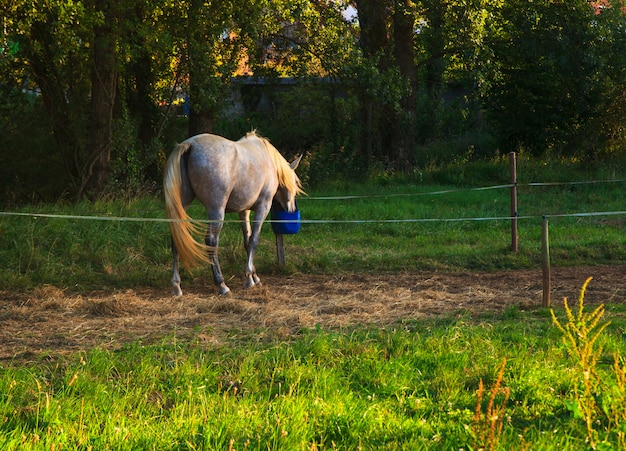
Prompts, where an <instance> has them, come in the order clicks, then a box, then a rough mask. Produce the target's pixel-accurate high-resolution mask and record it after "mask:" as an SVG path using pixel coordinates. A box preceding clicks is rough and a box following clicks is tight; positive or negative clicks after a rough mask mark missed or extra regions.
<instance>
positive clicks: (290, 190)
mask: <svg viewBox="0 0 626 451" xmlns="http://www.w3.org/2000/svg"><path fill="white" fill-rule="evenodd" d="M301 159H302V155H300V156H299V157H297V158H296V159H295V160H293V161H292V162H291V163H289V167H290V168H291V171H290V172H291V174H289V175H285V176H286V177H293V182H292V183H281V184H280V185H279V187H278V191H276V195H275V196H274V200H275V201H277V202H278V203H279V204H280V206H281V207H282V208H283V210H285V211H286V212H288V213H293V212H294V211H296V209H297V207H296V195H297V194H298V193H301V192H302V190H301V189H300V179H299V178H298V176H297V175H296V168H297V167H298V164H300V160H301Z"/></svg>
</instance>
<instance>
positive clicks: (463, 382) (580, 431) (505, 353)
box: [0, 308, 626, 450]
mask: <svg viewBox="0 0 626 451" xmlns="http://www.w3.org/2000/svg"><path fill="white" fill-rule="evenodd" d="M624 313H626V312H624V310H623V308H622V310H621V311H619V312H618V313H616V312H614V313H613V314H612V318H613V319H614V322H616V323H617V324H614V325H612V326H611V327H610V328H609V329H607V330H606V331H605V332H604V334H603V335H602V337H601V339H600V340H601V341H602V342H603V343H604V344H605V345H606V346H609V347H615V346H618V347H622V349H623V343H620V341H621V340H622V337H621V334H620V329H619V328H620V327H623V325H624V321H625V318H626V316H625V315H624ZM515 316H516V317H515V318H509V319H506V318H494V317H483V318H473V319H472V318H441V319H440V320H437V321H434V322H433V321H429V322H415V323H407V324H404V325H399V326H398V327H397V328H387V329H362V328H360V329H354V330H343V331H334V330H321V329H319V328H318V329H306V330H302V331H301V335H300V336H299V337H297V338H294V339H292V340H290V341H280V342H279V341H275V340H270V341H259V340H258V339H257V338H256V337H255V336H253V335H250V336H248V337H242V336H241V334H237V338H233V339H232V341H231V342H228V341H227V342H225V343H224V344H223V345H221V346H206V345H205V344H203V343H202V341H200V340H198V341H194V340H192V341H186V342H182V343H181V342H179V341H177V339H176V337H175V336H172V337H168V338H164V339H163V341H162V342H161V343H158V344H155V345H142V344H141V343H136V344H134V345H130V346H127V347H125V348H122V349H120V350H118V351H105V350H100V349H93V350H89V351H85V352H82V353H79V354H76V355H74V356H70V357H58V356H45V357H42V358H41V359H39V360H38V361H37V362H34V363H31V364H29V365H19V364H11V363H10V362H8V363H7V362H5V363H4V364H3V366H2V367H1V370H0V393H1V394H2V396H0V445H1V446H2V449H7V450H13V449H20V450H22V449H25V450H28V449H33V450H38V449H61V448H62V449H205V450H218V449H268V448H269V449H333V448H339V449H359V448H362V449H469V447H470V446H472V445H473V444H474V443H475V442H476V440H477V439H480V437H481V435H480V429H479V428H478V427H477V425H476V412H477V411H480V410H482V409H484V410H485V411H488V410H487V407H488V406H487V405H486V404H487V401H488V397H485V399H484V400H483V402H482V403H481V402H480V401H481V398H480V397H479V390H480V389H481V387H484V390H485V391H487V392H488V393H489V391H490V390H491V389H492V388H493V387H496V386H498V387H500V388H504V387H505V388H506V390H507V392H508V399H507V400H506V401H505V403H504V404H502V405H501V407H500V409H501V410H500V412H501V413H502V415H503V418H502V431H501V433H499V437H498V438H499V441H498V443H499V445H498V446H499V447H498V448H494V449H522V448H525V447H527V448H530V449H572V450H574V449H584V448H585V447H587V446H588V444H586V442H585V439H586V431H585V423H584V422H582V421H581V420H580V419H578V418H576V417H575V416H574V415H571V414H570V412H569V410H568V408H567V403H566V401H568V400H570V399H572V396H573V395H572V393H573V390H574V389H575V382H574V381H573V380H572V375H573V374H576V371H577V370H576V368H575V366H574V365H568V364H567V352H566V348H565V347H564V346H565V345H564V344H563V343H562V342H561V341H560V339H559V337H560V334H559V331H558V329H557V328H556V327H553V326H552V324H551V321H550V318H549V316H548V315H546V314H545V312H543V311H534V312H521V313H520V312H518V313H517V314H516V315H515ZM622 330H623V329H622ZM503 359H506V367H504V368H503V366H502V361H503ZM500 371H501V373H500ZM609 371H610V365H609V364H602V365H598V372H599V374H601V375H605V374H608V373H609ZM497 402H499V403H502V402H503V400H502V399H500V398H498V400H497ZM474 449H477V448H474Z"/></svg>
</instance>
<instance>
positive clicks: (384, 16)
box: [356, 0, 391, 167]
mask: <svg viewBox="0 0 626 451" xmlns="http://www.w3.org/2000/svg"><path fill="white" fill-rule="evenodd" d="M356 5H357V11H358V16H359V25H360V28H361V35H360V38H359V45H360V47H361V50H362V51H363V55H364V56H365V57H366V58H367V59H369V60H370V61H371V62H372V63H374V64H376V66H377V67H378V69H379V70H380V71H384V70H386V69H387V68H388V67H389V65H390V63H391V61H390V51H389V47H390V42H389V37H388V34H387V25H388V23H389V12H390V8H389V5H388V2H387V1H386V0H356ZM365 88H366V89H364V90H362V92H361V95H360V97H361V99H360V104H361V105H360V112H359V116H360V120H361V133H360V139H361V142H360V145H359V151H360V153H361V155H362V156H363V158H364V159H365V161H366V162H367V165H368V167H369V166H370V165H371V164H372V163H373V162H374V160H375V157H376V154H380V151H381V149H383V148H384V147H385V144H384V143H382V142H381V141H382V139H383V138H382V136H383V131H384V130H386V129H387V127H385V126H384V124H383V121H384V118H385V116H386V115H385V114H384V113H381V111H382V110H383V108H384V105H383V104H382V103H381V102H380V100H379V99H377V98H376V97H375V96H374V95H372V94H371V90H370V89H367V88H368V87H365Z"/></svg>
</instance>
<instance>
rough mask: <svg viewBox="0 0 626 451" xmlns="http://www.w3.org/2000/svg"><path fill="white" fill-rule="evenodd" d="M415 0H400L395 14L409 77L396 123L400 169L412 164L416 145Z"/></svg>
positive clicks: (397, 43)
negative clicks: (413, 0) (412, 153)
mask: <svg viewBox="0 0 626 451" xmlns="http://www.w3.org/2000/svg"><path fill="white" fill-rule="evenodd" d="M411 3H412V1H411V0H398V1H397V2H396V5H395V9H394V15H393V38H394V56H395V61H396V64H397V66H398V68H399V70H400V74H401V75H402V76H403V77H404V78H405V79H406V80H407V82H408V83H407V84H408V91H407V92H406V93H405V94H404V95H403V96H402V99H401V101H400V106H401V112H400V115H399V117H398V118H397V120H396V121H394V124H393V138H392V139H393V148H394V162H395V166H396V169H400V170H405V169H407V166H408V165H410V164H411V161H410V156H411V152H412V150H413V146H414V144H415V111H416V108H417V105H416V99H415V91H416V88H417V86H416V84H417V70H416V66H415V47H414V42H413V36H414V34H415V32H414V25H415V20H414V12H413V11H412V10H411Z"/></svg>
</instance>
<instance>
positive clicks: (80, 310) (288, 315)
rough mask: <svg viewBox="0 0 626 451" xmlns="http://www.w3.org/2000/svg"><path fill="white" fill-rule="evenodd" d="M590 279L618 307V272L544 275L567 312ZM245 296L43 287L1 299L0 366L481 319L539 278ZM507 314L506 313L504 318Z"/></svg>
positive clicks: (621, 275)
mask: <svg viewBox="0 0 626 451" xmlns="http://www.w3.org/2000/svg"><path fill="white" fill-rule="evenodd" d="M587 277H593V280H592V281H591V283H590V285H589V287H588V289H587V293H586V296H585V302H586V304H589V305H592V304H598V303H605V304H611V303H622V304H623V303H626V265H624V266H610V267H609V266H597V267H586V268H553V270H552V281H551V285H552V292H551V298H552V305H553V306H555V307H556V306H562V305H563V298H564V297H567V299H568V300H569V301H571V302H570V303H571V304H573V303H574V302H575V301H576V300H577V299H578V296H579V293H580V289H581V287H582V285H583V283H584V281H585V280H586V279H587ZM261 278H262V281H263V285H262V286H261V287H258V288H254V289H252V290H248V291H244V290H243V289H242V287H241V283H242V280H243V277H241V278H239V279H237V278H234V279H233V280H230V281H228V283H229V286H230V287H231V289H232V290H233V293H232V295H230V296H227V297H218V296H217V295H216V294H215V287H214V286H213V285H212V283H210V281H207V282H206V283H200V282H197V283H193V284H187V285H183V290H185V294H184V295H183V296H182V297H181V298H174V297H172V296H171V295H170V286H169V285H168V283H167V281H164V284H163V287H162V288H160V289H153V288H150V289H147V288H145V289H144V288H136V289H129V290H125V291H123V290H122V291H111V292H106V291H100V292H89V293H70V292H69V291H66V290H62V289H59V288H57V287H54V286H42V287H39V288H37V289H35V290H33V291H32V292H30V293H17V294H15V293H9V292H7V291H0V325H1V327H0V362H1V361H31V360H37V359H40V358H42V357H44V356H46V355H58V354H67V353H72V352H77V351H81V350H89V349H91V348H94V347H100V348H106V349H118V348H120V347H121V346H123V345H125V344H127V343H131V342H137V341H141V342H143V343H154V342H159V341H160V340H163V339H165V338H166V337H172V336H176V337H177V339H182V340H186V339H194V340H199V341H201V342H205V343H206V344H207V345H212V344H217V345H219V344H220V343H222V342H223V340H224V339H225V337H229V339H232V338H233V336H236V335H237V334H245V335H246V336H249V335H250V334H251V333H258V334H259V339H263V338H264V337H267V338H269V337H272V336H275V337H278V338H284V339H289V338H290V337H292V336H294V335H297V334H299V333H300V332H301V331H302V330H303V328H315V327H318V326H319V327H321V328H324V329H334V330H342V329H349V328H351V327H355V326H359V325H366V326H375V327H396V326H398V325H401V324H402V323H403V322H406V321H411V320H428V319H429V318H435V317H442V316H445V315H448V316H449V315H461V316H463V317H467V318H470V317H471V318H480V317H482V316H483V315H489V314H498V313H504V312H505V311H507V309H511V308H514V309H519V310H527V309H533V308H537V307H539V306H540V305H541V299H542V274H541V271H540V270H532V271H531V270H524V271H503V272H495V273H474V272H472V273H469V272H467V273H458V274H450V273H408V272H406V273H394V274H383V273H379V274H350V273H343V274H336V275H308V274H297V275H292V276H279V275H275V276H264V275H263V274H261ZM509 311H510V310H509Z"/></svg>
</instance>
